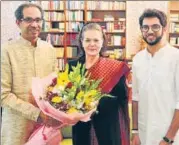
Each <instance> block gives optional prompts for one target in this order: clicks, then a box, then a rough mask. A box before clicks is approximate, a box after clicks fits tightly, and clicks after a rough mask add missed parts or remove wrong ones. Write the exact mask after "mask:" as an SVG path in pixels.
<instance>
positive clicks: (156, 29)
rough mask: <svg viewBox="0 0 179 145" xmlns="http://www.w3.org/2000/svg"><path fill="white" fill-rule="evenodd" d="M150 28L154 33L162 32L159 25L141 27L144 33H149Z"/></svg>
mask: <svg viewBox="0 0 179 145" xmlns="http://www.w3.org/2000/svg"><path fill="white" fill-rule="evenodd" d="M150 28H151V29H152V31H153V32H158V31H159V30H160V28H161V26H160V25H158V24H153V25H151V26H148V25H143V26H141V27H140V29H141V31H142V32H148V31H149V29H150Z"/></svg>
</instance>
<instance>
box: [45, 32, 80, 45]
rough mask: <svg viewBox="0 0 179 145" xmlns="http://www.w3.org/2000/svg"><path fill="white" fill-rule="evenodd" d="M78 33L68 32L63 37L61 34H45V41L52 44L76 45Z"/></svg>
mask: <svg viewBox="0 0 179 145" xmlns="http://www.w3.org/2000/svg"><path fill="white" fill-rule="evenodd" d="M77 38H78V34H68V35H66V37H64V35H63V34H60V35H59V34H48V36H47V41H48V42H49V43H51V44H52V45H54V46H59V45H60V46H61V45H64V42H65V44H66V45H67V46H68V45H74V46H77V45H78V41H77Z"/></svg>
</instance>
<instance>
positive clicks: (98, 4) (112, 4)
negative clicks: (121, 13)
mask: <svg viewBox="0 0 179 145" xmlns="http://www.w3.org/2000/svg"><path fill="white" fill-rule="evenodd" d="M87 9H88V10H125V9H126V2H124V1H87Z"/></svg>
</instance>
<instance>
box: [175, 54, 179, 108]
mask: <svg viewBox="0 0 179 145" xmlns="http://www.w3.org/2000/svg"><path fill="white" fill-rule="evenodd" d="M175 89H176V97H177V100H176V109H179V57H178V60H177V63H176V71H175Z"/></svg>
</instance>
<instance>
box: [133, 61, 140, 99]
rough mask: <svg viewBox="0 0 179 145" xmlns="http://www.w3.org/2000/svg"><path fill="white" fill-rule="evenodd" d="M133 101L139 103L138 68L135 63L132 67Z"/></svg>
mask: <svg viewBox="0 0 179 145" xmlns="http://www.w3.org/2000/svg"><path fill="white" fill-rule="evenodd" d="M132 100H133V101H139V93H138V83H137V77H136V68H135V64H134V62H133V65H132Z"/></svg>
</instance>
